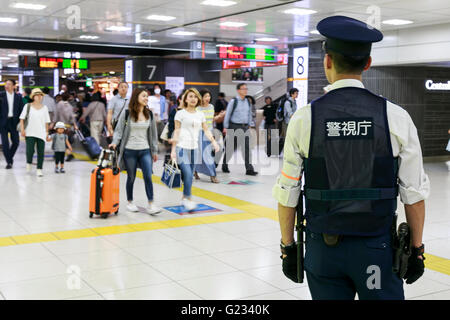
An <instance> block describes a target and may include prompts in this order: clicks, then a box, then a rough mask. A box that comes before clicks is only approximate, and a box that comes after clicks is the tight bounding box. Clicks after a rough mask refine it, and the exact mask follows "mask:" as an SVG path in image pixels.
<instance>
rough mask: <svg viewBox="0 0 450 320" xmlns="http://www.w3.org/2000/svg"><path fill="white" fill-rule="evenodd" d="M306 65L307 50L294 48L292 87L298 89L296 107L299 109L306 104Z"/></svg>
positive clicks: (307, 62) (307, 61) (307, 58)
mask: <svg viewBox="0 0 450 320" xmlns="http://www.w3.org/2000/svg"><path fill="white" fill-rule="evenodd" d="M308 64H309V48H308V47H302V48H295V49H294V61H293V63H292V67H293V70H292V77H293V81H292V85H293V87H294V88H297V89H298V97H297V106H298V107H299V108H301V107H304V106H306V105H307V104H308Z"/></svg>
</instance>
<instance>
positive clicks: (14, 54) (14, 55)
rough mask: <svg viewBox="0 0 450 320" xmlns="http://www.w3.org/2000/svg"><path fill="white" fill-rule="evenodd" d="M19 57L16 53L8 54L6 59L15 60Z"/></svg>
mask: <svg viewBox="0 0 450 320" xmlns="http://www.w3.org/2000/svg"><path fill="white" fill-rule="evenodd" d="M18 56H19V55H18V54H17V53H9V54H8V57H13V58H17V57H18Z"/></svg>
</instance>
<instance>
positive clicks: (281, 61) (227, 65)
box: [222, 54, 288, 70]
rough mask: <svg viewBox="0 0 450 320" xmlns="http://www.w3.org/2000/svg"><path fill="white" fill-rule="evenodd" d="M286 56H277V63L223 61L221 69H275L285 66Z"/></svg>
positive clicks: (286, 62)
mask: <svg viewBox="0 0 450 320" xmlns="http://www.w3.org/2000/svg"><path fill="white" fill-rule="evenodd" d="M287 56H288V55H287V54H282V55H281V54H280V55H278V57H279V58H278V61H277V62H262V61H244V60H223V61H222V69H224V70H226V69H237V68H261V67H276V66H283V65H287V64H288V61H287Z"/></svg>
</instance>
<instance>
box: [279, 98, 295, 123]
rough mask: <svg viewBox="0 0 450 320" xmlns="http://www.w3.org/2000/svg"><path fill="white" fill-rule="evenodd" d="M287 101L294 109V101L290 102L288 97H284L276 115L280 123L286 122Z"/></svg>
mask: <svg viewBox="0 0 450 320" xmlns="http://www.w3.org/2000/svg"><path fill="white" fill-rule="evenodd" d="M286 101H289V103H290V104H291V107H292V101H291V100H289V98H288V97H287V96H286V95H285V96H283V98H281V101H280V103H279V104H278V108H277V111H276V113H275V116H276V118H277V121H278V122H282V121H284V105H285V104H286Z"/></svg>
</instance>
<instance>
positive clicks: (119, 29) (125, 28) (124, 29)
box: [105, 26, 131, 32]
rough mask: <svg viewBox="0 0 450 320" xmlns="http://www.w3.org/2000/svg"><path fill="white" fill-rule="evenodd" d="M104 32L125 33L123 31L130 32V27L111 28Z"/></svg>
mask: <svg viewBox="0 0 450 320" xmlns="http://www.w3.org/2000/svg"><path fill="white" fill-rule="evenodd" d="M105 30H106V31H117V32H125V31H130V30H131V28H130V27H125V26H111V27H108V28H106V29H105Z"/></svg>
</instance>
